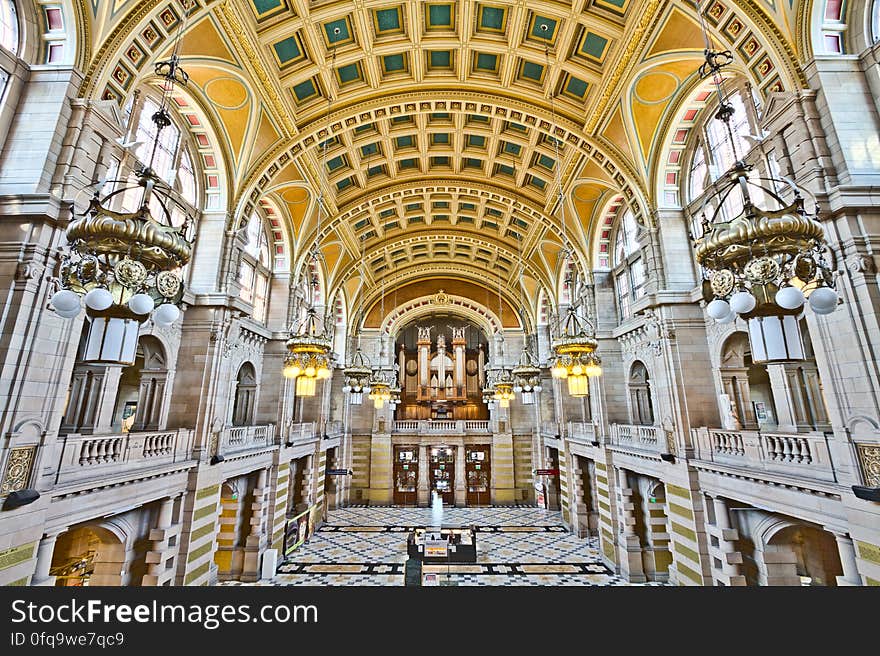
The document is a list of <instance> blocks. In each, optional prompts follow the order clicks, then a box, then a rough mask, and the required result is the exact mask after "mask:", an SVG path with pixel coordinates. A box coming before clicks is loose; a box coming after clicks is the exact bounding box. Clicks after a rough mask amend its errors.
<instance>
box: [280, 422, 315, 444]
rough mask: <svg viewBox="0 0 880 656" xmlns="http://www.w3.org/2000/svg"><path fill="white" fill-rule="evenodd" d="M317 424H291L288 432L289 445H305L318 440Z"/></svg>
mask: <svg viewBox="0 0 880 656" xmlns="http://www.w3.org/2000/svg"><path fill="white" fill-rule="evenodd" d="M316 430H317V429H316V427H315V422H313V421H310V422H306V423H304V424H290V426H289V427H288V430H287V442H288V443H289V444H305V443H307V442H313V441H314V440H315V439H316Z"/></svg>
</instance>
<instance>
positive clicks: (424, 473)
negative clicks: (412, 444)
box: [416, 444, 431, 507]
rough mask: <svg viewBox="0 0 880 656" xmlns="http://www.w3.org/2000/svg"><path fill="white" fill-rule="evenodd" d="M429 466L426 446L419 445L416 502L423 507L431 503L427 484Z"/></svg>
mask: <svg viewBox="0 0 880 656" xmlns="http://www.w3.org/2000/svg"><path fill="white" fill-rule="evenodd" d="M429 467H430V458H428V446H427V445H426V444H421V445H419V481H418V488H417V492H416V503H417V504H418V505H419V506H422V507H425V506H430V505H431V490H430V489H429V485H428V468H429Z"/></svg>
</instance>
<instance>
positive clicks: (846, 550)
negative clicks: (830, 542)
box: [834, 533, 862, 586]
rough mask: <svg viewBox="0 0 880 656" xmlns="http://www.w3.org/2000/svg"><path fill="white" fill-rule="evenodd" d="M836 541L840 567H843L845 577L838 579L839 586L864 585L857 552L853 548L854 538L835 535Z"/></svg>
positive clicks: (839, 534) (840, 534) (841, 534)
mask: <svg viewBox="0 0 880 656" xmlns="http://www.w3.org/2000/svg"><path fill="white" fill-rule="evenodd" d="M834 539H835V540H837V551H838V553H839V554H840V565H841V567H843V576H838V577H837V585H839V586H853V585H862V577H861V576H860V575H859V568H858V563H857V561H856V550H855V547H854V546H853V541H852V538H850V537H849V536H848V535H845V534H843V533H835V534H834Z"/></svg>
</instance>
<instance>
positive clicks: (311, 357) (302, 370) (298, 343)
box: [282, 305, 332, 396]
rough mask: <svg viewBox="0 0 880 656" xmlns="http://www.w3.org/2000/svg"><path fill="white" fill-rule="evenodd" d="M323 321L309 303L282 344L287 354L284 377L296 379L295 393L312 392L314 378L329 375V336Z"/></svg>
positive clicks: (312, 393)
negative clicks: (301, 318) (303, 315)
mask: <svg viewBox="0 0 880 656" xmlns="http://www.w3.org/2000/svg"><path fill="white" fill-rule="evenodd" d="M324 324H325V322H324V321H322V320H321V319H319V318H318V313H317V311H316V310H315V308H314V306H313V305H310V306H309V307H308V309H307V310H306V313H305V317H304V319H303V320H302V321H301V322H300V323H299V326H298V327H295V328H294V330H293V331H292V332H293V334H292V335H291V336H290V338H289V339H288V340H287V342H286V344H285V345H286V346H287V357H286V358H285V359H284V369H283V370H282V373H283V374H284V377H285V378H289V379H293V380H296V395H297V396H314V395H315V390H316V388H317V381H318V380H324V379H327V378H329V377H330V374H331V370H330V366H331V362H330V349H331V348H332V338H331V337H330V336H329V335H328V334H327V332H326V331H325V330H324Z"/></svg>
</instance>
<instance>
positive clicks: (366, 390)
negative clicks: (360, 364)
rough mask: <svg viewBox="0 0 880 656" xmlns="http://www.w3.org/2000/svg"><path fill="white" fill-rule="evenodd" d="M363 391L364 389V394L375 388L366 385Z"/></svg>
mask: <svg viewBox="0 0 880 656" xmlns="http://www.w3.org/2000/svg"><path fill="white" fill-rule="evenodd" d="M361 391H362V392H363V393H364V394H369V393H370V392H372V391H373V388H372V387H369V386H366V387H364V389H362V390H361Z"/></svg>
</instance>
